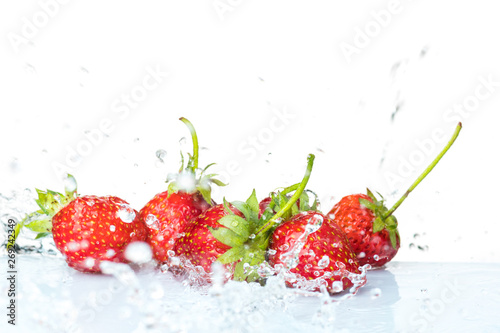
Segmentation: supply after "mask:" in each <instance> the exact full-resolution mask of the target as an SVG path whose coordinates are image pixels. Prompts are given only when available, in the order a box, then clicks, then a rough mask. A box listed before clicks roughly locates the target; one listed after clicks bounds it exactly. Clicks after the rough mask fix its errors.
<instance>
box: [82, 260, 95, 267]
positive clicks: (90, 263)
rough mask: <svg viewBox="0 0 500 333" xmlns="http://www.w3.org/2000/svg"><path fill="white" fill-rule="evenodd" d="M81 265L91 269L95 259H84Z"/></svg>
mask: <svg viewBox="0 0 500 333" xmlns="http://www.w3.org/2000/svg"><path fill="white" fill-rule="evenodd" d="M83 264H84V265H85V267H87V268H93V267H94V265H95V259H94V258H87V259H85V261H84V262H83Z"/></svg>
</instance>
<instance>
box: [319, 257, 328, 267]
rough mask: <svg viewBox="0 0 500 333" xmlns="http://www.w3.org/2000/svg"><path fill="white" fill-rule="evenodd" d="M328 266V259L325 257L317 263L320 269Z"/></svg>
mask: <svg viewBox="0 0 500 333" xmlns="http://www.w3.org/2000/svg"><path fill="white" fill-rule="evenodd" d="M329 264H330V258H329V257H328V256H327V255H324V256H323V258H321V260H320V261H318V267H319V268H321V269H325V268H327V267H328V265H329Z"/></svg>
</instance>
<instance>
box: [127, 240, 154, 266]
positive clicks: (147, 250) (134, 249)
mask: <svg viewBox="0 0 500 333" xmlns="http://www.w3.org/2000/svg"><path fill="white" fill-rule="evenodd" d="M124 254H125V258H126V259H127V260H129V261H131V262H133V263H136V264H144V263H147V262H149V261H151V259H152V258H153V252H152V250H151V246H149V244H148V243H146V242H132V243H130V244H129V245H128V246H127V248H126V249H125V253H124Z"/></svg>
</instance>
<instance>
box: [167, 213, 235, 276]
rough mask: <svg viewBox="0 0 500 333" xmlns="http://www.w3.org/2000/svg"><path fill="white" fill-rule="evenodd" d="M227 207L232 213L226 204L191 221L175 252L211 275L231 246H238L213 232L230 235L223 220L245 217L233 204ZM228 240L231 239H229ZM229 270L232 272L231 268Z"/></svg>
mask: <svg viewBox="0 0 500 333" xmlns="http://www.w3.org/2000/svg"><path fill="white" fill-rule="evenodd" d="M227 207H228V208H229V210H230V212H228V210H227V209H226V208H225V207H224V204H218V205H215V206H212V207H210V208H209V209H207V210H206V211H204V212H203V213H201V214H200V215H198V216H197V217H195V218H194V219H193V220H192V221H190V222H189V223H188V225H187V227H186V229H185V230H184V235H183V236H182V237H180V238H179V240H178V241H177V242H176V244H175V249H174V252H175V253H176V254H177V255H179V256H183V257H184V258H185V259H188V260H189V261H191V263H192V264H193V265H195V266H201V267H203V269H204V270H205V272H207V273H210V272H211V271H212V264H213V263H214V262H215V261H216V260H217V259H218V258H219V257H220V256H221V255H223V254H224V253H226V252H227V251H228V250H229V249H231V247H232V246H231V245H233V246H234V245H235V244H236V243H231V242H230V241H226V243H227V244H225V243H223V242H222V241H220V240H218V239H217V238H216V237H215V236H214V234H213V233H212V231H215V230H217V232H218V233H219V234H221V235H222V234H223V233H227V234H230V233H231V230H230V229H229V228H227V227H226V226H224V221H223V220H222V218H224V217H229V216H231V215H232V214H234V216H238V217H240V218H243V217H244V215H243V214H242V213H241V212H240V211H239V210H237V209H236V208H235V207H234V206H233V205H232V204H228V205H227ZM235 220H236V219H235ZM238 222H240V221H238ZM233 236H234V239H236V238H237V235H233ZM226 238H228V239H229V237H226ZM235 242H236V241H235ZM227 268H228V270H231V267H229V266H228V267H227Z"/></svg>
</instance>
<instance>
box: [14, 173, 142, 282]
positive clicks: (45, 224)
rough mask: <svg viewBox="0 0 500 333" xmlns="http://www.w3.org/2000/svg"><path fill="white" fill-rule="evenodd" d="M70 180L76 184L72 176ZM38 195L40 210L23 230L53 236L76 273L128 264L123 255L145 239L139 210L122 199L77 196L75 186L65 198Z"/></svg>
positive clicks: (28, 220) (57, 246)
mask: <svg viewBox="0 0 500 333" xmlns="http://www.w3.org/2000/svg"><path fill="white" fill-rule="evenodd" d="M69 179H70V180H71V181H72V182H74V178H73V177H72V176H71V175H69ZM75 184H76V183H75ZM37 193H38V199H37V200H36V202H37V203H38V205H39V206H40V210H38V211H36V212H34V213H32V214H30V215H28V216H27V217H26V218H25V219H24V220H23V221H22V222H21V224H20V227H26V228H28V229H31V230H33V231H35V232H38V235H37V238H40V237H44V236H47V235H50V234H52V236H53V239H54V243H55V246H56V248H57V249H58V250H59V251H60V252H61V253H62V254H63V255H64V257H65V259H66V262H67V263H68V265H69V266H70V267H73V268H74V269H76V270H79V271H81V272H86V273H98V272H100V268H99V264H100V263H101V262H102V261H113V262H122V263H124V262H127V260H126V259H125V258H124V254H123V253H124V250H125V248H126V247H127V245H128V244H130V243H131V242H134V241H145V239H146V236H147V230H146V227H145V226H144V225H143V224H142V222H140V221H139V218H138V213H137V211H135V210H134V209H133V208H132V207H130V205H129V204H128V203H127V202H126V201H124V200H122V199H120V198H117V197H113V196H104V197H98V196H94V195H87V196H77V194H76V187H75V189H74V190H72V191H66V195H64V194H61V193H58V192H54V191H50V190H48V191H40V190H37ZM18 231H19V229H18ZM16 236H17V235H16Z"/></svg>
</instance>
